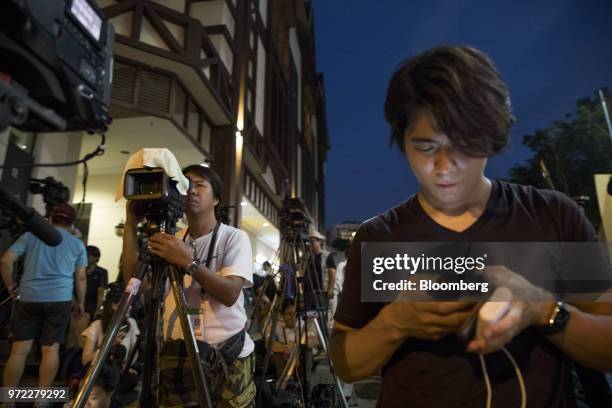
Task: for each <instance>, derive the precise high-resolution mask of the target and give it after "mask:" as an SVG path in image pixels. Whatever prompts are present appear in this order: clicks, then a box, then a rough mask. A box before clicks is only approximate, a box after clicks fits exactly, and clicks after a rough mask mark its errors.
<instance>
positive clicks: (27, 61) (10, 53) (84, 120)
mask: <svg viewBox="0 0 612 408" xmlns="http://www.w3.org/2000/svg"><path fill="white" fill-rule="evenodd" d="M114 36H115V32H114V28H113V26H112V25H111V24H109V23H108V22H107V21H106V20H105V19H104V16H103V14H102V12H101V11H100V9H99V8H98V7H97V6H96V4H95V2H94V1H93V0H67V1H48V0H8V1H4V2H3V4H2V13H0V131H2V130H3V129H4V128H6V127H7V126H10V125H13V126H15V127H17V128H19V129H22V130H24V131H35V132H44V131H61V130H87V131H89V132H92V133H94V132H99V133H103V132H105V131H106V129H107V126H108V124H109V123H110V122H111V118H110V115H109V105H110V92H111V82H112V65H113V54H112V46H113V43H114Z"/></svg>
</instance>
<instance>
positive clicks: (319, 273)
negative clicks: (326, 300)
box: [306, 252, 336, 290]
mask: <svg viewBox="0 0 612 408" xmlns="http://www.w3.org/2000/svg"><path fill="white" fill-rule="evenodd" d="M322 256H323V253H322V252H319V253H318V254H316V255H314V256H313V261H314V267H315V271H316V277H315V276H312V286H313V287H314V289H315V290H323V289H322V288H321V287H325V285H326V282H323V269H322V262H321V257H322ZM325 267H326V268H334V269H336V261H335V260H334V257H333V255H332V254H328V255H327V258H325ZM311 270H312V266H311V265H309V268H308V271H309V272H310V271H311ZM319 284H320V285H321V286H319ZM306 287H307V289H310V282H309V280H306Z"/></svg>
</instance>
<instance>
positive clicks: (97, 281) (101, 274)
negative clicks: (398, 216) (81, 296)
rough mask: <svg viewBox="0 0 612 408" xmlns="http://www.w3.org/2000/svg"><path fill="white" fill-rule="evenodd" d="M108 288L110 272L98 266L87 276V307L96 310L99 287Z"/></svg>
mask: <svg viewBox="0 0 612 408" xmlns="http://www.w3.org/2000/svg"><path fill="white" fill-rule="evenodd" d="M107 286H108V271H107V270H106V269H104V268H101V267H99V266H96V267H95V268H94V270H93V271H91V273H88V274H87V290H86V292H85V305H86V306H92V305H93V307H94V308H95V306H96V302H97V298H98V287H103V288H106V287H107Z"/></svg>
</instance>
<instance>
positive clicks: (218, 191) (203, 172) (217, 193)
mask: <svg viewBox="0 0 612 408" xmlns="http://www.w3.org/2000/svg"><path fill="white" fill-rule="evenodd" d="M187 173H193V174H195V175H197V176H199V177H202V178H203V179H204V180H207V181H208V182H209V183H210V185H211V186H212V189H213V197H215V198H216V199H217V200H219V202H221V196H222V195H223V182H222V181H221V177H219V175H218V174H217V173H216V172H215V171H214V170H213V169H211V168H208V167H205V166H200V165H199V164H191V165H189V166H187V167H185V168H183V174H187Z"/></svg>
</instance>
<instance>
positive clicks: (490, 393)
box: [478, 354, 493, 408]
mask: <svg viewBox="0 0 612 408" xmlns="http://www.w3.org/2000/svg"><path fill="white" fill-rule="evenodd" d="M478 358H479V359H480V367H482V375H483V377H484V380H485V386H486V387H487V408H491V399H492V398H493V390H491V381H490V380H489V373H488V372H487V365H486V363H485V360H484V355H482V354H479V355H478Z"/></svg>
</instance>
